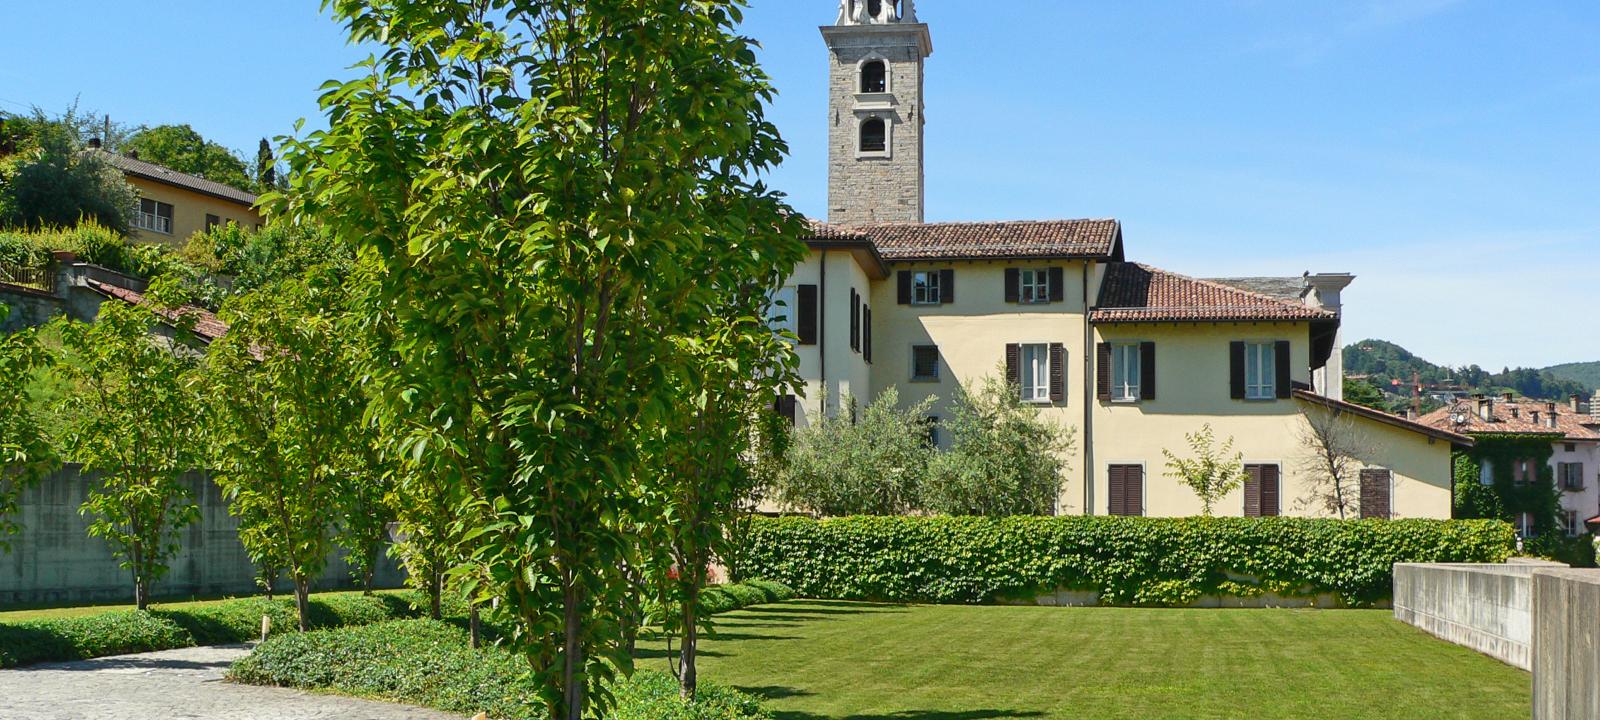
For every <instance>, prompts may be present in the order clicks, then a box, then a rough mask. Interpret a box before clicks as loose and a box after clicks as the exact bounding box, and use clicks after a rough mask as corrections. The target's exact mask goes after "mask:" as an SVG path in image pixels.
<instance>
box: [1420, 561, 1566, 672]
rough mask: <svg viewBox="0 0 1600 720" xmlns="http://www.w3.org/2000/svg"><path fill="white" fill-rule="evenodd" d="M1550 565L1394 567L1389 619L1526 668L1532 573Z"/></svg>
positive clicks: (1529, 664)
mask: <svg viewBox="0 0 1600 720" xmlns="http://www.w3.org/2000/svg"><path fill="white" fill-rule="evenodd" d="M1549 567H1565V566H1562V565H1559V564H1555V563H1538V562H1518V563H1508V564H1505V565H1469V564H1429V563H1398V564H1396V565H1395V566H1394V616H1395V619H1397V620H1400V621H1401V622H1404V623H1408V624H1410V625H1415V626H1416V627H1418V628H1421V629H1423V630H1425V631H1427V632H1428V633H1430V634H1432V635H1434V636H1436V637H1438V638H1440V639H1442V640H1447V641H1449V642H1452V643H1455V644H1457V645H1461V646H1464V647H1469V648H1472V649H1473V650H1477V651H1478V652H1481V653H1484V654H1485V655H1488V656H1490V657H1493V658H1496V659H1498V660H1500V661H1502V662H1504V663H1506V664H1508V665H1512V666H1514V667H1519V668H1522V669H1523V670H1529V669H1531V668H1532V654H1531V646H1532V641H1533V616H1532V607H1533V589H1532V577H1533V573H1534V571H1535V570H1538V569H1542V568H1549Z"/></svg>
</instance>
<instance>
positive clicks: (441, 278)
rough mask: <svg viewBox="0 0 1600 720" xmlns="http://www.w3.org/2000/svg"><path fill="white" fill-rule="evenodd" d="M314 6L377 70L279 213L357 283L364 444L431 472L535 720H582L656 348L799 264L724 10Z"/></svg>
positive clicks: (341, 91)
mask: <svg viewBox="0 0 1600 720" xmlns="http://www.w3.org/2000/svg"><path fill="white" fill-rule="evenodd" d="M330 7H332V9H333V11H334V14H335V15H336V16H337V17H338V18H339V19H340V20H341V21H343V22H344V23H345V25H346V27H347V28H348V30H349V35H350V39H351V40H352V41H353V42H356V43H360V44H371V45H374V46H377V47H378V55H377V56H376V57H375V58H373V59H372V61H370V62H369V63H366V64H365V70H366V72H365V74H364V75H362V76H361V77H358V78H355V79H353V80H350V81H347V82H335V83H331V84H330V85H329V86H328V89H327V91H326V92H325V94H324V95H323V97H322V107H323V108H324V110H325V111H326V113H327V116H328V128H327V129H326V130H323V131H318V132H315V133H312V134H310V135H309V136H307V137H305V138H303V139H289V140H286V142H285V153H284V155H285V159H286V162H287V164H288V167H289V176H290V178H291V179H290V187H289V188H288V190H287V191H286V194H285V197H286V199H287V201H288V202H287V206H286V207H283V208H281V210H282V211H283V212H284V213H286V214H287V215H288V216H295V215H299V216H303V217H311V216H315V217H318V218H319V219H320V220H321V221H323V222H324V223H326V224H327V226H328V227H329V228H331V230H332V231H333V232H334V233H335V234H336V235H338V236H339V237H340V238H342V239H345V240H347V241H350V242H352V243H353V244H354V245H355V246H357V247H359V248H360V251H361V255H362V257H363V261H364V262H365V263H368V264H370V265H371V268H370V272H371V275H370V277H372V278H373V280H374V282H376V283H377V290H376V293H375V298H374V300H373V301H372V302H374V303H376V304H377V305H378V306H381V307H382V308H384V310H385V311H387V312H392V313H393V317H394V325H395V328H394V334H395V337H396V341H395V344H394V353H395V358H396V361H395V362H394V363H393V364H392V365H389V366H385V367H383V368H382V369H381V371H380V372H376V373H375V374H374V378H375V382H376V383H377V385H378V388H377V392H376V397H377V399H378V405H377V407H378V408H379V410H378V412H381V413H384V414H388V415H391V416H392V419H391V421H390V427H391V430H390V431H388V432H386V434H387V435H389V436H391V437H397V438H403V439H402V440H399V441H398V442H399V443H400V444H401V445H402V446H404V447H406V448H407V449H408V450H409V452H407V453H406V456H408V457H425V456H429V455H432V456H436V457H439V458H442V459H443V460H442V461H441V462H440V463H439V464H440V465H442V466H446V467H453V468H454V469H453V470H451V471H450V472H451V475H450V479H451V480H453V481H455V482H457V483H458V484H459V485H460V487H461V488H462V492H463V498H462V500H461V505H462V509H461V511H460V512H459V515H460V516H461V517H463V518H471V519H472V521H473V523H474V527H471V528H469V529H468V531H467V532H465V533H463V539H464V541H465V542H466V543H467V545H468V552H469V555H470V557H471V560H470V562H471V563H472V564H473V565H474V566H475V567H477V568H481V569H482V571H483V572H481V573H476V572H475V573H474V576H479V575H481V576H483V577H486V581H484V582H481V583H479V584H477V586H476V587H475V589H474V590H473V592H474V593H475V594H476V595H477V596H479V597H483V598H488V597H495V598H498V599H499V600H501V603H500V607H501V608H503V610H504V612H505V614H506V617H505V618H503V619H505V620H507V621H509V623H510V624H511V627H512V632H511V633H510V638H509V640H510V642H511V644H512V646H513V647H514V648H515V649H516V650H518V651H520V652H521V653H522V654H523V655H524V656H525V657H526V658H527V659H528V661H529V663H530V666H531V668H532V672H533V680H534V682H535V685H536V686H537V687H538V688H540V692H541V697H542V699H543V700H544V701H545V702H546V703H547V704H548V707H549V710H550V713H551V716H552V717H558V718H568V719H570V720H578V719H579V718H581V717H584V716H586V715H599V714H604V712H605V711H606V709H607V707H608V706H609V704H610V694H609V691H608V690H607V689H606V688H607V686H608V684H609V682H610V681H611V680H612V679H613V677H614V676H615V675H616V674H617V673H618V672H627V671H629V670H630V669H631V658H629V657H627V656H626V654H625V653H624V652H622V648H623V637H622V633H621V632H620V630H619V628H620V623H619V622H618V618H619V615H620V614H621V613H622V612H624V611H623V610H622V608H623V606H624V604H625V601H624V599H625V596H626V594H627V593H628V591H629V589H630V583H629V582H628V579H627V577H626V575H625V573H624V572H623V571H622V569H621V568H622V567H623V566H624V565H625V564H626V562H627V560H628V559H629V558H630V556H633V555H635V554H636V553H637V547H638V546H637V540H638V538H637V536H636V528H637V523H636V522H635V520H634V519H635V518H637V517H638V516H639V515H641V514H643V513H642V512H641V508H640V507H639V505H640V504H641V503H643V502H646V501H647V499H648V498H650V497H652V496H651V495H650V494H647V493H640V492H638V491H637V490H638V483H639V477H640V474H639V472H638V471H639V470H640V469H641V467H642V462H641V458H642V451H641V445H642V438H643V437H644V436H646V435H648V434H649V432H650V431H652V430H653V429H654V428H655V427H657V426H658V425H659V424H660V423H662V422H663V421H664V420H665V419H666V418H667V417H669V416H671V414H672V413H674V412H675V411H676V410H677V408H676V406H675V401H676V400H677V393H676V391H675V390H674V389H673V388H672V387H670V385H669V384H668V383H667V381H668V379H669V378H670V377H671V373H672V371H673V368H674V367H677V366H678V365H680V364H681V363H682V362H683V359H682V358H681V350H680V349H679V348H678V346H677V345H676V344H675V342H674V339H675V338H678V337H682V336H688V335H693V334H694V333H695V332H697V331H698V330H699V329H701V328H703V327H704V326H705V324H706V319H707V317H708V316H709V315H710V313H711V310H710V308H711V307H713V306H714V301H715V295H716V293H718V292H719V290H718V289H717V288H721V287H729V286H733V285H737V282H735V281H736V280H737V279H740V278H744V279H747V280H748V281H751V282H756V281H761V280H764V279H766V278H767V277H770V276H771V275H772V274H773V271H774V264H776V263H781V262H782V261H783V260H782V258H785V257H788V258H790V262H792V261H793V260H792V259H793V257H796V256H798V255H799V253H800V252H802V251H803V247H802V244H801V243H800V242H799V240H798V236H799V235H800V234H801V233H802V232H803V227H802V226H801V224H800V220H799V218H798V217H797V216H795V215H793V214H792V213H790V212H788V210H787V208H786V207H785V206H784V204H783V203H782V201H781V199H780V198H779V197H777V196H776V195H775V194H774V193H772V192H771V191H770V190H768V189H767V188H766V187H764V186H763V185H762V184H761V183H760V181H759V180H758V175H759V174H760V173H761V172H762V171H764V170H765V169H767V168H769V167H770V166H772V165H773V164H775V163H776V162H778V161H779V160H780V158H781V156H782V154H783V152H785V150H786V148H785V147H784V145H783V143H782V142H781V140H780V139H779V138H778V135H777V132H776V129H775V128H774V127H773V125H772V124H771V123H770V122H768V121H767V120H766V119H765V117H764V109H763V103H764V102H765V101H766V100H767V99H768V97H769V96H770V94H771V90H770V86H769V83H768V80H767V78H766V77H765V76H764V75H763V74H762V73H761V71H760V70H759V68H758V67H757V66H756V64H755V59H754V52H753V50H752V45H753V43H752V41H750V40H749V39H746V38H742V37H739V36H737V35H736V34H735V33H734V26H735V25H736V23H738V22H739V21H740V15H741V11H740V7H739V3H738V2H734V1H733V0H712V1H709V2H699V3H692V4H685V3H682V2H679V1H671V2H669V1H667V0H589V1H586V2H585V1H579V0H565V1H562V0H545V1H535V0H468V1H465V2H460V1H456V0H333V1H332V2H331V3H330ZM774 248H782V249H786V250H785V251H784V252H774V251H772V249H774ZM708 269H709V270H710V271H712V272H714V273H716V274H717V276H716V277H708V276H707V274H706V272H707V271H708ZM780 269H781V268H780ZM446 461H447V462H446ZM478 518H485V519H486V520H485V521H483V522H481V523H480V522H478V521H477V519H478Z"/></svg>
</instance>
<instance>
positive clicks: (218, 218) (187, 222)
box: [102, 151, 265, 244]
mask: <svg viewBox="0 0 1600 720" xmlns="http://www.w3.org/2000/svg"><path fill="white" fill-rule="evenodd" d="M102 156H103V157H104V158H105V160H106V162H108V163H110V164H111V165H112V166H113V167H115V168H117V169H118V170H121V171H122V174H123V176H124V177H125V178H127V180H128V184H129V185H132V186H133V188H134V190H135V191H137V192H138V193H139V207H138V208H136V209H135V212H134V216H133V222H132V223H130V225H131V228H130V235H131V237H132V238H133V239H134V240H136V241H139V242H147V243H169V244H182V243H183V242H184V241H185V240H188V239H189V236H190V235H193V234H195V233H196V232H199V231H201V230H205V229H206V228H208V227H211V226H212V225H223V224H227V223H230V222H231V223H236V224H238V225H240V226H243V227H247V228H256V227H260V226H261V224H262V223H263V222H265V221H264V220H263V219H262V216H261V213H260V212H258V211H257V210H256V208H255V204H256V196H255V194H254V193H249V192H245V191H244V190H240V189H239V188H236V187H233V186H230V185H224V184H222V183H219V182H215V181H212V180H207V179H205V178H203V177H199V176H197V175H189V174H187V173H181V172H178V171H176V170H172V169H169V168H166V167H162V166H160V165H157V164H155V163H152V162H146V161H144V160H140V159H139V158H138V157H134V156H129V155H120V154H117V153H113V152H103V151H102Z"/></svg>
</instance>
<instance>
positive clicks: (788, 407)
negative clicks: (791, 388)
mask: <svg viewBox="0 0 1600 720" xmlns="http://www.w3.org/2000/svg"><path fill="white" fill-rule="evenodd" d="M773 406H774V407H773V409H774V410H776V411H777V412H778V417H781V418H783V419H785V420H788V421H789V424H790V425H794V424H795V416H796V412H795V399H794V396H793V395H779V396H778V400H777V402H775V403H774V404H773Z"/></svg>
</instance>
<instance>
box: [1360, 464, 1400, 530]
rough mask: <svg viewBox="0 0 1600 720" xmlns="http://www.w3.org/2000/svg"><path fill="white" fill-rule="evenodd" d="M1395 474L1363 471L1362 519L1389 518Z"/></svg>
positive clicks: (1381, 471) (1374, 470)
mask: <svg viewBox="0 0 1600 720" xmlns="http://www.w3.org/2000/svg"><path fill="white" fill-rule="evenodd" d="M1393 482H1394V474H1393V473H1391V472H1389V471H1388V470H1382V469H1366V470H1362V471H1361V518H1362V519H1363V520H1365V519H1368V518H1382V519H1385V520H1387V519H1388V518H1389V490H1390V486H1391V485H1392V484H1393Z"/></svg>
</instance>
